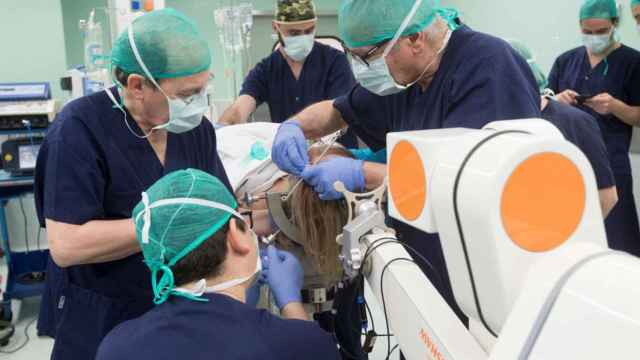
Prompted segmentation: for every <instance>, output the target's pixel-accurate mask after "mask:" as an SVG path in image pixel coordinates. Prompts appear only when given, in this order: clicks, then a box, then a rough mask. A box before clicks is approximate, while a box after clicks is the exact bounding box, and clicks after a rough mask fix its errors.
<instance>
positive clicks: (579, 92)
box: [549, 0, 640, 256]
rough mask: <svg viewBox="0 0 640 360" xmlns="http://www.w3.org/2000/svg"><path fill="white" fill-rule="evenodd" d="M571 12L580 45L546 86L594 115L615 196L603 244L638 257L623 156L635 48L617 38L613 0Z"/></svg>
mask: <svg viewBox="0 0 640 360" xmlns="http://www.w3.org/2000/svg"><path fill="white" fill-rule="evenodd" d="M576 13H577V15H578V17H577V21H578V25H579V29H580V32H581V33H582V46H578V47H576V48H574V49H572V50H569V51H567V52H565V53H564V54H562V55H560V56H559V57H558V58H557V59H556V61H555V63H554V65H553V67H552V69H551V73H550V74H549V88H550V89H551V90H553V92H554V93H555V94H557V96H556V99H557V100H558V101H560V102H562V103H564V104H566V105H569V106H574V107H576V108H578V109H580V110H582V111H585V112H587V113H589V114H590V115H591V116H593V117H594V118H595V119H596V121H597V124H598V126H599V128H600V131H601V132H602V136H603V138H604V142H605V144H606V146H607V153H608V156H609V161H610V163H611V168H612V170H613V175H614V177H615V184H616V188H617V192H618V199H619V200H618V203H617V204H616V206H615V207H614V208H613V210H612V211H611V213H610V214H609V216H608V217H607V219H606V221H605V228H606V230H607V238H608V241H609V247H611V248H612V249H615V250H621V251H626V252H629V253H631V254H633V255H636V256H640V226H639V225H638V214H637V210H636V205H635V199H634V193H633V179H632V173H631V163H630V160H629V149H630V146H631V136H632V133H633V128H634V127H637V126H640V86H638V84H640V52H638V51H637V50H635V49H633V48H631V47H629V46H626V45H625V44H623V43H622V42H621V39H620V35H619V33H618V25H619V20H620V15H619V13H618V6H617V4H616V2H615V0H585V1H583V2H582V5H581V6H580V8H579V9H576Z"/></svg>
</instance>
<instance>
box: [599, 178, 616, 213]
mask: <svg viewBox="0 0 640 360" xmlns="http://www.w3.org/2000/svg"><path fill="white" fill-rule="evenodd" d="M598 195H599V197H600V207H601V208H602V218H603V219H606V218H607V216H609V214H610V213H611V210H613V208H614V206H616V204H617V203H618V189H617V188H616V187H615V186H612V187H610V188H606V189H601V190H598Z"/></svg>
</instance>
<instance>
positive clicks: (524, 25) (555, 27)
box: [449, 0, 640, 73]
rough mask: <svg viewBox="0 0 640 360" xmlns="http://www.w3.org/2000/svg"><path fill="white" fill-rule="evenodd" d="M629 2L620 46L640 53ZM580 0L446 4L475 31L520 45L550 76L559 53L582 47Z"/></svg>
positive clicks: (624, 11) (474, 0)
mask: <svg viewBox="0 0 640 360" xmlns="http://www.w3.org/2000/svg"><path fill="white" fill-rule="evenodd" d="M629 1H630V0H622V1H619V3H620V6H621V14H622V16H621V23H620V27H619V30H620V35H621V36H622V42H623V43H625V44H627V45H629V46H631V47H634V48H636V49H640V34H638V32H637V31H636V29H635V21H634V19H633V17H632V16H631V12H630V5H629ZM582 2H583V0H562V1H558V0H539V1H524V0H516V1H514V0H492V1H477V0H449V3H450V5H452V6H454V7H456V8H457V9H458V10H459V11H460V13H461V17H462V19H463V21H464V22H465V23H467V24H468V25H470V26H471V27H472V28H474V29H475V30H479V31H482V32H487V33H490V34H493V35H496V36H500V37H503V38H512V39H518V40H521V41H523V42H524V43H525V44H527V45H528V46H529V47H530V48H531V49H532V50H533V52H534V53H535V54H536V57H537V60H538V63H539V64H540V66H541V67H542V69H543V71H545V72H547V73H548V72H549V70H551V66H552V65H553V61H554V60H555V59H556V57H557V56H558V55H560V54H561V53H562V52H564V51H567V50H569V49H572V48H574V47H577V46H579V45H581V35H580V29H579V23H578V11H579V9H580V5H581V4H582Z"/></svg>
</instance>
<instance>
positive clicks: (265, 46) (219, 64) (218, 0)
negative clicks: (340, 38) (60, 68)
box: [49, 0, 340, 99]
mask: <svg viewBox="0 0 640 360" xmlns="http://www.w3.org/2000/svg"><path fill="white" fill-rule="evenodd" d="M49 1H52V0H49ZM60 2H61V6H62V13H63V19H64V37H65V40H66V46H65V55H66V58H67V66H68V67H72V66H76V65H80V64H82V62H83V44H82V38H81V37H80V32H79V30H78V21H79V20H80V19H86V18H87V17H88V14H89V12H90V11H91V9H93V8H103V7H105V6H106V4H107V0H82V1H78V0H60ZM246 2H249V3H251V4H253V6H254V9H255V10H257V11H259V12H261V13H263V14H264V15H260V16H255V17H254V27H253V33H252V44H251V50H250V56H249V59H250V60H249V65H248V66H249V68H251V67H253V66H254V65H255V64H256V63H257V62H258V61H259V60H260V59H262V58H263V57H265V56H267V55H268V54H269V52H270V51H271V47H272V46H273V43H274V40H273V39H272V38H271V34H272V30H271V20H272V19H273V13H274V10H275V3H276V1H275V0H255V1H241V0H233V1H231V0H213V1H209V0H167V1H166V6H167V7H173V8H176V9H178V10H180V11H182V12H184V13H185V14H186V15H187V16H189V17H191V18H192V19H194V20H195V21H196V23H197V24H198V26H199V28H200V30H201V32H202V33H203V34H204V36H205V37H206V38H207V39H208V41H209V44H210V46H211V49H212V52H213V69H212V70H213V73H214V74H215V76H216V80H215V97H216V98H220V99H230V98H233V97H234V93H237V91H239V89H238V87H239V86H238V85H236V87H235V91H234V87H233V86H232V85H231V84H230V81H229V79H230V78H231V77H232V76H233V73H234V72H233V68H232V66H231V65H230V64H227V65H226V66H225V61H224V60H225V58H224V56H223V53H222V45H221V43H220V40H219V37H218V30H217V28H216V26H215V24H214V19H213V11H214V9H216V8H219V7H222V6H228V5H229V4H240V3H246ZM339 2H340V1H339V0H321V1H317V2H316V4H317V7H318V12H319V13H320V14H321V16H320V21H319V24H318V34H321V35H335V34H336V29H337V23H338V21H337V16H335V14H336V13H337V8H338V4H339ZM96 14H97V15H98V16H99V17H100V18H99V20H100V21H106V19H105V18H104V12H100V11H98V12H97V13H96ZM327 14H328V15H327ZM104 28H105V29H106V26H104ZM228 63H230V61H229V62H228ZM238 69H240V68H239V67H238ZM236 78H237V83H238V84H239V83H240V82H241V76H239V75H238V76H236Z"/></svg>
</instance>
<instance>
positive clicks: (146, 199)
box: [142, 192, 151, 244]
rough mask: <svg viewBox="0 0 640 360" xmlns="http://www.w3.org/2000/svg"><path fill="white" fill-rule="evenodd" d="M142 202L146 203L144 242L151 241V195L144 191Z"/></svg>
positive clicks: (143, 229)
mask: <svg viewBox="0 0 640 360" xmlns="http://www.w3.org/2000/svg"><path fill="white" fill-rule="evenodd" d="M142 204H143V205H144V211H143V216H144V223H143V224H142V243H143V244H148V243H149V230H150V229H151V208H150V207H149V195H148V194H147V193H146V192H143V193H142Z"/></svg>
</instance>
